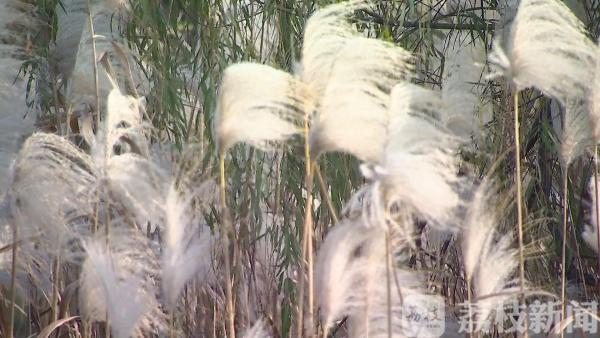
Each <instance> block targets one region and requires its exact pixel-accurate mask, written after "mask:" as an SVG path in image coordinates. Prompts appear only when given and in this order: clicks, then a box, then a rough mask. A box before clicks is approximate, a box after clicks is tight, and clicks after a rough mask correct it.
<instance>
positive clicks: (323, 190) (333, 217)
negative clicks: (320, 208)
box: [315, 164, 339, 224]
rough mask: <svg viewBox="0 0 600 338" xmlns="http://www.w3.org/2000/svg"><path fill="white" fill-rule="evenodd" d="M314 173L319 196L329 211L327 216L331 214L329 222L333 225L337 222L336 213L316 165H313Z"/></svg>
mask: <svg viewBox="0 0 600 338" xmlns="http://www.w3.org/2000/svg"><path fill="white" fill-rule="evenodd" d="M315 173H316V174H317V180H318V181H319V188H320V189H321V195H322V196H323V199H324V200H325V203H326V204H327V209H329V214H331V220H332V221H333V223H334V224H337V223H338V222H339V218H338V216H337V213H336V212H335V208H334V207H333V202H332V201H331V196H330V195H329V190H328V189H327V185H326V184H325V180H324V179H323V175H322V174H321V170H320V168H319V166H318V165H317V164H315Z"/></svg>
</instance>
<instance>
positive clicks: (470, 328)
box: [467, 278, 473, 337]
mask: <svg viewBox="0 0 600 338" xmlns="http://www.w3.org/2000/svg"><path fill="white" fill-rule="evenodd" d="M472 301H473V293H472V292H471V279H470V278H467V308H468V311H469V312H468V316H469V326H468V328H469V332H468V335H469V337H473V312H472V310H471V305H472V303H471V302H472Z"/></svg>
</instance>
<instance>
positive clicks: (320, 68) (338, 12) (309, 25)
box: [300, 0, 369, 94]
mask: <svg viewBox="0 0 600 338" xmlns="http://www.w3.org/2000/svg"><path fill="white" fill-rule="evenodd" d="M368 5H369V2H368V1H365V0H351V1H345V2H340V3H337V4H334V5H330V6H327V7H325V8H322V9H320V10H318V11H316V12H315V13H314V14H313V15H312V16H311V17H310V18H309V19H308V21H307V22H306V27H305V29H304V42H303V45H302V62H301V64H300V78H301V80H302V81H303V82H304V83H306V84H307V85H308V86H309V87H310V88H313V90H314V91H315V93H317V94H322V93H324V92H325V88H326V87H327V84H328V83H329V79H330V78H331V76H332V69H333V66H334V64H335V62H336V60H337V58H338V56H339V55H341V54H342V50H343V49H344V48H345V46H346V43H347V42H348V40H349V39H351V38H353V37H355V36H356V29H355V28H354V27H353V26H352V24H351V23H350V21H349V20H348V18H349V16H350V15H351V14H352V13H353V12H354V11H355V10H358V9H361V8H365V7H367V6H368Z"/></svg>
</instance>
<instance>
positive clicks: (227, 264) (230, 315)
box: [219, 152, 235, 338]
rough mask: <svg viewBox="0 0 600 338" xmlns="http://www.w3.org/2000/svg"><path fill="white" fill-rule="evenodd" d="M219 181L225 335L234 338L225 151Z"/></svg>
mask: <svg viewBox="0 0 600 338" xmlns="http://www.w3.org/2000/svg"><path fill="white" fill-rule="evenodd" d="M219 158H220V159H219V171H220V175H219V181H220V188H221V211H222V215H223V216H222V217H223V225H222V227H221V236H222V238H223V253H224V256H225V257H224V259H225V279H226V283H225V297H226V298H227V303H226V307H227V330H228V331H229V332H228V335H227V337H231V338H235V325H234V316H235V314H234V312H233V311H234V310H233V295H232V285H231V283H232V279H231V261H230V259H231V257H230V255H229V235H230V232H231V224H230V222H231V219H230V217H229V209H228V207H227V194H226V191H225V153H224V152H221V153H220V156H219Z"/></svg>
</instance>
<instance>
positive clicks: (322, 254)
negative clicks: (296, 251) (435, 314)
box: [315, 220, 435, 337]
mask: <svg viewBox="0 0 600 338" xmlns="http://www.w3.org/2000/svg"><path fill="white" fill-rule="evenodd" d="M386 236H390V238H389V241H390V242H389V248H390V252H389V254H390V258H391V259H392V264H391V265H392V266H391V270H389V273H390V276H389V281H390V290H389V291H390V294H389V299H391V301H392V303H391V304H390V306H391V309H392V312H391V315H392V318H391V322H392V327H391V330H392V335H393V336H405V335H407V336H409V335H410V330H411V329H414V327H410V326H409V325H407V317H406V316H407V313H405V311H406V309H407V308H405V307H404V305H405V304H404V303H403V302H404V300H406V299H407V296H415V297H416V298H413V300H414V299H417V298H418V299H419V300H418V301H416V302H414V303H411V305H412V306H426V304H425V302H426V301H431V300H433V298H435V297H434V296H431V295H428V294H427V292H426V289H425V288H424V287H423V285H424V281H423V280H421V279H420V278H419V277H418V275H417V273H416V272H414V271H408V270H402V269H400V268H397V267H396V266H397V263H398V262H397V259H398V258H399V257H402V250H404V248H405V247H406V242H405V241H404V240H403V238H402V236H397V234H395V233H394V232H393V231H391V232H388V230H387V229H385V228H382V227H365V226H364V225H363V224H361V223H360V220H345V221H343V222H342V223H340V224H338V225H337V226H335V227H334V228H333V229H332V230H331V231H330V232H329V233H328V234H327V237H326V238H325V241H324V242H323V244H322V246H321V247H320V249H319V252H318V255H317V264H316V268H315V278H316V279H315V282H316V288H315V289H316V292H317V294H316V299H317V302H318V305H319V308H320V314H321V323H322V324H323V328H324V330H325V332H328V331H329V329H331V328H332V327H333V325H334V324H335V322H336V321H337V320H339V319H341V318H343V317H345V316H348V322H349V333H350V336H351V337H367V336H368V337H378V336H382V337H385V336H387V333H388V303H387V301H388V289H387V288H386V286H385V284H384V283H385V282H386V281H387V280H388V275H387V273H388V265H387V262H388V260H387V253H386ZM431 297H433V298H431ZM417 335H418V336H427V335H426V334H424V332H420V334H417ZM413 336H414V334H413Z"/></svg>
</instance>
